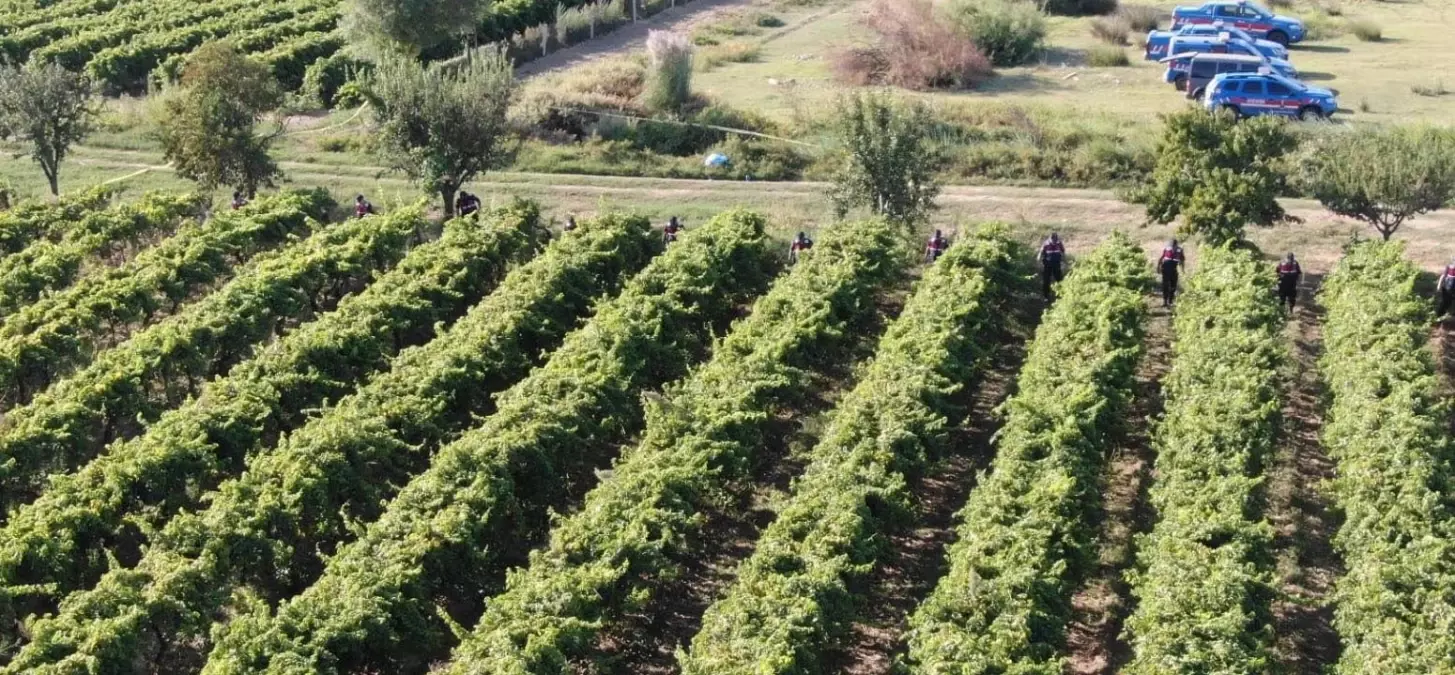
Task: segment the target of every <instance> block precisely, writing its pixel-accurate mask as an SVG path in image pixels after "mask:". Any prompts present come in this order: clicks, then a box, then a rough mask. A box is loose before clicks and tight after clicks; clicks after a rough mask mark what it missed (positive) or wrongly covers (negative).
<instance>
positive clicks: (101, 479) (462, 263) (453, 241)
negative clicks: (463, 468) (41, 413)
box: [0, 205, 537, 616]
mask: <svg viewBox="0 0 1455 675" xmlns="http://www.w3.org/2000/svg"><path fill="white" fill-rule="evenodd" d="M418 218H419V214H418V212H410V213H408V214H407V215H404V216H402V217H400V218H398V220H397V222H398V223H399V224H401V225H404V226H412V224H413V223H414V222H417V220H418ZM536 220H537V213H536V210H535V208H534V207H532V206H529V205H523V206H517V207H511V208H508V209H501V210H499V211H496V212H494V213H492V214H490V215H489V216H487V217H486V218H485V219H484V222H483V223H477V222H475V221H474V220H473V219H471V220H457V221H454V222H453V223H451V224H449V225H447V226H446V229H445V233H444V236H443V237H442V238H441V239H440V240H438V241H435V242H431V243H428V244H424V245H422V246H419V247H417V248H415V249H414V250H413V251H410V253H409V255H408V256H406V257H405V258H404V260H403V261H401V262H400V264H399V265H398V266H397V267H396V268H395V269H394V270H392V271H390V272H389V273H387V274H385V275H383V276H381V277H380V278H379V279H378V280H377V281H375V282H374V283H373V284H371V285H370V286H369V288H368V289H367V290H365V291H363V292H361V293H359V294H357V295H353V296H350V297H348V298H345V299H344V300H343V302H341V303H339V306H338V309H337V310H336V311H334V312H331V313H329V314H326V315H324V316H322V317H320V318H319V319H318V320H317V321H313V322H310V323H306V324H304V325H303V326H301V327H299V328H298V329H297V330H295V331H293V332H290V333H289V334H288V335H286V336H285V337H284V338H283V339H281V340H278V341H276V342H274V343H272V344H271V345H269V346H268V347H267V348H266V349H265V350H264V351H262V352H261V353H260V354H259V355H258V356H257V357H255V358H253V359H251V360H249V361H246V362H244V363H242V364H241V365H239V366H238V367H237V368H234V369H233V370H232V372H231V373H229V374H228V375H227V377H225V378H221V379H218V380H214V381H212V382H209V383H207V384H206V385H205V386H204V387H203V388H202V391H201V393H200V394H199V395H198V396H197V397H196V398H194V399H192V400H190V401H189V402H188V403H187V404H186V405H183V406H182V407H180V408H177V409H175V410H172V411H170V412H168V413H166V414H164V415H162V416H161V418H160V419H158V420H157V421H156V422H155V423H154V424H152V425H151V426H150V427H149V428H148V429H147V431H146V433H145V434H144V435H142V436H139V437H137V438H135V439H131V440H128V441H123V442H119V443H116V444H113V445H112V446H111V447H110V448H109V449H108V451H107V452H106V453H105V454H103V455H101V456H100V457H98V458H97V459H96V460H95V461H93V462H91V463H90V464H87V465H86V466H85V467H84V468H82V469H81V470H80V471H78V472H76V473H73V474H68V475H63V476H59V477H57V478H55V479H53V482H52V485H51V486H50V488H49V489H47V490H46V491H45V492H44V493H42V494H41V495H40V498H39V499H38V500H37V501H35V502H33V503H31V504H29V505H27V506H25V507H22V508H20V509H19V510H17V511H16V512H15V514H14V515H13V516H12V517H11V518H10V520H9V522H8V523H6V526H5V529H4V530H3V532H0V586H3V587H5V588H6V590H7V595H8V596H11V597H12V599H17V598H21V597H23V595H24V594H25V592H26V591H27V589H28V588H35V587H37V586H39V585H44V587H45V588H46V589H47V591H48V592H47V593H45V594H44V595H45V596H47V599H48V597H49V596H53V595H57V594H62V593H64V592H65V591H68V590H73V589H77V588H84V587H86V586H88V585H90V584H93V583H95V582H96V580H97V578H98V577H99V576H100V575H101V574H102V573H104V572H105V571H106V568H107V556H108V555H109V554H110V553H111V551H113V550H118V549H119V550H121V551H122V552H123V553H122V555H123V556H124V557H134V556H135V553H134V552H133V551H134V549H135V548H136V541H137V540H138V539H140V538H141V536H142V535H141V534H140V533H147V532H153V531H155V530H156V529H157V528H160V527H161V526H162V525H163V524H165V523H166V521H167V519H169V518H170V517H171V516H172V515H174V514H176V513H177V512H178V511H181V510H184V509H194V508H197V507H198V506H199V500H198V497H199V496H200V495H202V494H205V493H206V492H208V491H210V490H212V489H215V488H216V486H217V484H218V483H219V482H220V481H221V480H222V479H224V478H227V477H229V476H233V475H236V474H237V473H239V472H240V471H241V470H242V467H243V466H244V463H245V462H246V461H247V460H248V459H249V458H251V457H252V456H253V455H254V454H255V453H256V452H257V451H258V450H260V449H261V448H263V447H265V446H267V445H270V444H271V443H270V441H271V439H276V438H278V437H279V436H280V435H282V434H284V433H287V432H289V431H292V430H293V429H296V428H297V427H299V426H301V425H302V424H303V423H304V421H306V419H307V411H309V410H311V409H314V408H317V407H318V406H320V405H323V404H325V403H327V402H328V401H331V400H337V399H339V398H340V397H342V396H344V395H346V394H348V393H349V392H350V391H352V390H353V389H354V388H355V386H357V384H358V383H359V382H361V381H363V380H364V379H366V378H367V377H369V376H370V375H371V374H373V373H376V372H379V371H381V370H384V369H387V368H388V366H389V362H390V359H391V358H392V357H393V356H394V355H395V354H396V353H398V352H399V351H400V350H401V349H403V348H405V347H409V346H412V345H417V344H421V343H423V342H425V341H427V340H429V339H430V338H432V337H433V336H434V335H435V333H436V330H437V326H436V324H437V323H438V322H443V321H449V320H451V319H454V318H456V317H458V316H459V315H460V314H461V313H463V312H464V311H465V310H466V309H467V308H468V307H469V305H470V304H471V303H473V302H474V300H475V299H477V298H479V297H481V296H482V295H483V294H484V293H486V292H487V291H488V290H489V289H490V288H492V287H494V286H495V285H496V284H498V283H499V282H500V280H501V279H502V278H503V277H504V275H505V272H506V271H507V269H508V268H509V266H510V264H511V263H512V261H515V260H518V259H520V258H521V257H523V256H524V255H526V254H528V253H529V252H530V251H532V250H533V249H534V247H533V246H531V245H530V239H529V237H528V235H527V233H528V232H529V231H530V230H531V229H532V228H533V227H534V226H535V223H536ZM20 604H21V606H20V607H17V608H16V612H15V613H16V614H18V615H21V616H24V615H25V614H28V613H29V611H27V610H28V608H37V609H38V608H39V607H38V606H37V605H36V603H35V602H34V601H32V602H31V603H29V604H25V603H20ZM48 604H49V603H48V602H41V603H39V606H46V605H48Z"/></svg>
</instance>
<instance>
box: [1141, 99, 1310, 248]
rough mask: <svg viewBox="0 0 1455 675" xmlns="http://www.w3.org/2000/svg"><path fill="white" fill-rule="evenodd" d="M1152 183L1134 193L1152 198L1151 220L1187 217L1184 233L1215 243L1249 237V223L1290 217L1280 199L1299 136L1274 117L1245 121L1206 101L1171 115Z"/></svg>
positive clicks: (1166, 120)
mask: <svg viewBox="0 0 1455 675" xmlns="http://www.w3.org/2000/svg"><path fill="white" fill-rule="evenodd" d="M1163 120H1164V126H1163V129H1162V138H1161V139H1160V140H1159V141H1158V143H1157V150H1156V153H1157V163H1156V166H1155V167H1154V168H1153V170H1152V176H1151V179H1150V183H1149V184H1148V185H1146V186H1144V187H1142V188H1140V189H1138V190H1135V191H1133V193H1132V194H1131V195H1130V201H1133V202H1137V203H1141V204H1145V205H1146V207H1147V220H1148V221H1150V222H1155V223H1170V222H1172V221H1174V220H1176V219H1177V218H1178V217H1179V216H1181V217H1182V227H1181V228H1180V231H1181V233H1182V234H1183V235H1184V236H1200V237H1202V238H1203V239H1205V240H1206V241H1208V242H1209V243H1211V244H1213V245H1221V244H1224V243H1227V242H1230V241H1237V240H1240V239H1242V238H1243V230H1244V227H1245V226H1247V225H1248V224H1249V223H1252V224H1255V225H1261V226H1265V227H1266V226H1270V225H1273V224H1275V223H1279V222H1283V221H1285V220H1287V219H1288V215H1287V214H1286V213H1284V211H1283V207H1282V206H1279V204H1278V197H1279V195H1281V194H1283V192H1284V190H1285V189H1286V187H1287V182H1288V181H1287V176H1286V175H1285V174H1284V172H1283V170H1282V168H1281V166H1280V163H1281V161H1282V159H1283V157H1284V156H1285V155H1287V154H1288V153H1289V152H1291V151H1292V150H1293V149H1294V148H1295V147H1296V146H1297V141H1296V140H1295V139H1294V138H1293V136H1292V135H1291V134H1289V132H1288V129H1287V128H1286V127H1287V125H1286V123H1285V122H1283V121H1282V120H1278V119H1276V118H1273V117H1260V118H1257V119H1251V120H1245V121H1239V120H1237V119H1236V118H1235V117H1233V116H1232V115H1230V114H1228V113H1224V112H1219V113H1210V112H1207V111H1205V110H1202V109H1199V108H1189V109H1188V110H1186V111H1184V112H1180V113H1176V114H1173V115H1167V116H1165V117H1164V118H1163Z"/></svg>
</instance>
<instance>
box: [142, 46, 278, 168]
mask: <svg viewBox="0 0 1455 675" xmlns="http://www.w3.org/2000/svg"><path fill="white" fill-rule="evenodd" d="M282 103H283V92H282V89H281V88H279V86H278V83H277V81H276V80H274V79H273V74H272V71H270V70H269V69H268V67H267V66H266V65H263V64H262V63H260V62H258V61H256V60H254V59H251V58H248V57H247V56H245V55H244V54H242V53H241V52H239V51H238V50H237V49H236V48H234V47H233V46H232V45H231V44H229V43H226V42H214V43H209V44H206V45H203V46H202V47H200V48H198V50H197V51H196V52H195V53H193V54H192V55H191V56H190V57H188V59H187V64H186V66H185V67H184V69H183V71H182V78H181V88H180V89H178V90H176V91H173V92H169V93H168V94H167V95H166V96H165V98H164V99H163V102H162V111H163V115H162V119H161V120H160V121H159V124H158V131H157V138H158V140H160V141H161V144H162V152H163V156H164V157H165V158H166V159H167V161H168V162H171V163H172V166H174V167H175V168H176V170H177V174H178V175H179V176H182V177H183V178H187V179H189V180H193V181H196V182H197V184H198V185H199V186H200V187H202V188H203V189H205V190H212V189H216V188H217V187H219V186H223V185H226V186H228V187H232V188H235V189H237V190H241V191H242V192H244V193H246V194H247V195H248V196H249V197H251V196H253V195H254V194H256V193H257V191H258V188H259V187H262V186H271V185H272V184H273V181H274V179H276V178H277V177H278V176H279V175H280V174H281V172H280V171H279V169H278V165H277V164H276V163H275V162H274V161H273V159H272V158H271V157H270V156H269V155H268V148H269V146H270V145H271V144H272V142H273V140H274V139H275V138H276V137H277V136H278V135H279V134H280V133H281V132H282V127H281V125H280V126H279V127H278V128H277V129H275V130H273V131H272V132H270V133H267V134H260V133H258V131H257V127H258V124H259V123H260V122H261V121H262V120H263V117H264V116H265V115H266V114H267V113H269V112H271V111H273V110H275V109H277V108H278V106H280V105H282Z"/></svg>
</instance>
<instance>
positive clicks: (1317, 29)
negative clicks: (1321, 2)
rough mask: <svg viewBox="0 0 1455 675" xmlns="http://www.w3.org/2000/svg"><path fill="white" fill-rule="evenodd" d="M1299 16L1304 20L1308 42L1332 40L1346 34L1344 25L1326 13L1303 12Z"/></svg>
mask: <svg viewBox="0 0 1455 675" xmlns="http://www.w3.org/2000/svg"><path fill="white" fill-rule="evenodd" d="M1298 16H1299V18H1300V19H1303V27H1304V31H1305V36H1304V37H1305V39H1307V40H1331V39H1333V38H1336V37H1339V36H1340V35H1343V34H1344V24H1342V23H1340V22H1337V21H1334V20H1333V19H1332V18H1330V17H1329V15H1328V14H1326V13H1324V12H1301V13H1299V14H1298Z"/></svg>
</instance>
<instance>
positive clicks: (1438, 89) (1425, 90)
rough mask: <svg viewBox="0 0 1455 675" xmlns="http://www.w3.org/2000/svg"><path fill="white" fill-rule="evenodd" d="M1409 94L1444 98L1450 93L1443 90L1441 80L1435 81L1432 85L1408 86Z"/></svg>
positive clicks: (1447, 90)
mask: <svg viewBox="0 0 1455 675" xmlns="http://www.w3.org/2000/svg"><path fill="white" fill-rule="evenodd" d="M1410 92H1411V93H1414V94H1416V95H1419V96H1444V95H1445V94H1448V93H1450V90H1449V89H1446V88H1445V82H1444V81H1443V80H1435V84H1434V85H1423V84H1414V85H1410Z"/></svg>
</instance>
